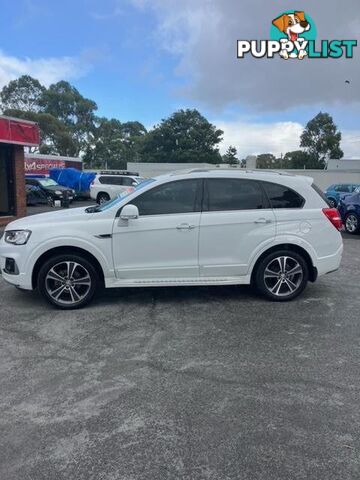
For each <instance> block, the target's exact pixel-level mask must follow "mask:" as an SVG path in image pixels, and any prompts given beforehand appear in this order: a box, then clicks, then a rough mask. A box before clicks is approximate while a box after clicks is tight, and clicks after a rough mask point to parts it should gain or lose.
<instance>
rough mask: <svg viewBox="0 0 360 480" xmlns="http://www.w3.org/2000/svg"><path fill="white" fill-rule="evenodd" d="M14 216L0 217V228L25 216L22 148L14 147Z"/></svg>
mask: <svg viewBox="0 0 360 480" xmlns="http://www.w3.org/2000/svg"><path fill="white" fill-rule="evenodd" d="M13 148H14V156H13V162H14V165H13V166H14V181H15V216H13V217H0V226H4V225H7V224H8V223H9V222H12V221H13V220H15V219H16V218H20V217H25V215H26V194H25V171H24V147H22V146H18V145H14V147H13Z"/></svg>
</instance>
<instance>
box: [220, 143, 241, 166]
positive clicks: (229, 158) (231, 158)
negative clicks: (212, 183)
mask: <svg viewBox="0 0 360 480" xmlns="http://www.w3.org/2000/svg"><path fill="white" fill-rule="evenodd" d="M223 162H224V163H227V164H229V165H239V159H238V158H237V150H236V148H235V147H233V146H231V145H230V147H229V148H228V149H227V151H226V153H225V155H223Z"/></svg>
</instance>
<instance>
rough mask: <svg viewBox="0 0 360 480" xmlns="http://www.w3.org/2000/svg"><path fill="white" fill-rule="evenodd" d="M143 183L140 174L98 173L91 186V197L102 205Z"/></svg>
mask: <svg viewBox="0 0 360 480" xmlns="http://www.w3.org/2000/svg"><path fill="white" fill-rule="evenodd" d="M143 181H144V179H143V178H142V177H140V176H139V174H138V173H132V172H127V171H119V170H115V171H109V170H105V171H103V172H100V173H98V174H97V175H96V177H95V179H94V181H93V182H92V184H91V185H90V197H91V198H92V199H93V200H95V201H96V202H97V203H99V204H100V205H102V204H103V203H105V202H108V201H109V200H112V199H114V198H116V197H117V196H118V195H120V194H121V193H123V192H126V191H128V190H129V189H132V188H134V187H137V186H138V185H139V184H140V183H141V182H143Z"/></svg>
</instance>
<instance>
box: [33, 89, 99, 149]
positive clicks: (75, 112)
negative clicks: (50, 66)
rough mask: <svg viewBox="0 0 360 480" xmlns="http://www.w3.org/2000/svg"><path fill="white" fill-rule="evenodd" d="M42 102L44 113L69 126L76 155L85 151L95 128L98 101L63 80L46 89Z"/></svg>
mask: <svg viewBox="0 0 360 480" xmlns="http://www.w3.org/2000/svg"><path fill="white" fill-rule="evenodd" d="M40 104H41V106H42V109H43V112H44V113H47V114H49V115H52V116H53V117H55V118H57V119H58V120H60V121H61V122H62V123H63V124H64V125H65V126H66V127H67V129H68V131H69V132H70V135H71V136H72V139H73V142H74V145H76V152H75V153H76V155H79V154H80V152H82V151H84V150H85V148H86V147H87V145H88V143H89V140H90V135H91V133H92V131H93V129H94V121H95V111H96V110H97V105H96V103H95V102H93V101H92V100H89V99H87V98H85V97H83V96H82V95H81V94H80V93H79V92H78V90H77V89H76V88H75V87H73V86H72V85H70V84H69V83H68V82H64V81H61V82H58V83H55V84H53V85H50V87H49V88H48V89H47V90H45V92H44V93H43V96H42V98H41V102H40Z"/></svg>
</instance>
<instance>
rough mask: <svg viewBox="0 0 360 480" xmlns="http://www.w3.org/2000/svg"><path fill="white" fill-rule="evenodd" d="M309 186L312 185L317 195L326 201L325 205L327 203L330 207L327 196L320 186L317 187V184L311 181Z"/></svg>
mask: <svg viewBox="0 0 360 480" xmlns="http://www.w3.org/2000/svg"><path fill="white" fill-rule="evenodd" d="M311 186H312V188H313V189H314V190H315V192H316V193H317V194H318V195H320V197H321V198H322V199H323V200H324V202H325V203H326V205H328V206H329V207H330V206H331V205H330V202H329V200H328V198H327V196H326V195H325V194H324V193H323V191H322V190H321V188H320V187H318V186H317V185H316V183H313V184H312V185H311Z"/></svg>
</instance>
